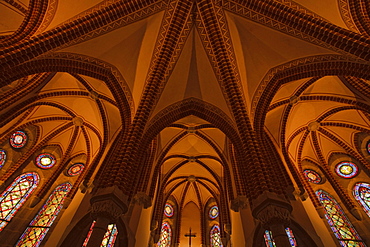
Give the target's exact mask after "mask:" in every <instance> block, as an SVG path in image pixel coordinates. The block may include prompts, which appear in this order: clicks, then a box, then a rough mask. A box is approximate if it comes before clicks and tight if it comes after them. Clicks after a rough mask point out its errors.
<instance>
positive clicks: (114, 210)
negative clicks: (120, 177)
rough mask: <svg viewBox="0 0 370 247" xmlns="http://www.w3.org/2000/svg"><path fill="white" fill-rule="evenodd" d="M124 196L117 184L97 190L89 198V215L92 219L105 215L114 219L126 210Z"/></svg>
mask: <svg viewBox="0 0 370 247" xmlns="http://www.w3.org/2000/svg"><path fill="white" fill-rule="evenodd" d="M126 198H127V196H126V195H124V194H123V192H122V191H121V190H120V189H118V187H117V186H112V187H108V188H104V189H99V190H97V192H96V193H95V195H94V196H93V197H92V198H91V199H90V203H91V216H92V217H93V218H94V219H96V218H97V217H105V218H107V219H110V220H111V221H115V220H116V219H117V218H119V217H120V216H121V215H122V214H124V213H126V212H127V209H128V208H127V203H126V201H124V199H126Z"/></svg>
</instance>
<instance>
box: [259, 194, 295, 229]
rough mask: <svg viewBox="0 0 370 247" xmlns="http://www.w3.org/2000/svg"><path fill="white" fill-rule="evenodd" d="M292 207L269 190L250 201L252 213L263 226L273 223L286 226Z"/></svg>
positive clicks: (266, 226)
mask: <svg viewBox="0 0 370 247" xmlns="http://www.w3.org/2000/svg"><path fill="white" fill-rule="evenodd" d="M292 209H293V208H292V206H291V205H290V203H289V202H288V201H286V200H284V199H281V198H279V197H278V195H277V194H275V193H271V192H265V193H263V194H261V195H260V196H259V197H258V198H257V199H255V200H253V201H252V215H253V217H254V218H256V219H258V220H259V221H261V223H262V226H264V227H265V228H268V226H270V225H275V224H283V225H285V226H288V225H289V224H290V213H291V212H292Z"/></svg>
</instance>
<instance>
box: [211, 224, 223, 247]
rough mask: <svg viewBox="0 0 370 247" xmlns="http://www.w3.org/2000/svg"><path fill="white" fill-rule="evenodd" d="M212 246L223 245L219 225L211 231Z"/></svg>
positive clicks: (219, 246) (218, 246)
mask: <svg viewBox="0 0 370 247" xmlns="http://www.w3.org/2000/svg"><path fill="white" fill-rule="evenodd" d="M210 240H211V247H222V246H223V245H222V242H221V231H220V227H219V226H218V225H214V226H213V227H212V229H211V233H210Z"/></svg>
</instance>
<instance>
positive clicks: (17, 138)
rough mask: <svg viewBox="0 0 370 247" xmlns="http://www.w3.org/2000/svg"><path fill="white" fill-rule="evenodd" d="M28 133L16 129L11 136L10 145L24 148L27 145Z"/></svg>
mask: <svg viewBox="0 0 370 247" xmlns="http://www.w3.org/2000/svg"><path fill="white" fill-rule="evenodd" d="M26 142H27V135H26V133H24V132H23V131H20V130H19V131H16V132H14V133H13V134H12V136H11V137H10V145H11V146H12V147H13V148H22V147H24V145H26Z"/></svg>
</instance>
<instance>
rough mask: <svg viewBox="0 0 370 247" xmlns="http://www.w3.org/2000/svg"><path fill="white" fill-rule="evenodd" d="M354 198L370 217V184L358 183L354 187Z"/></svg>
mask: <svg viewBox="0 0 370 247" xmlns="http://www.w3.org/2000/svg"><path fill="white" fill-rule="evenodd" d="M353 196H354V197H355V198H356V200H357V202H358V203H359V204H360V205H361V206H362V208H363V210H364V211H365V212H366V214H367V215H368V216H369V217H370V184H368V183H357V184H355V186H354V187H353Z"/></svg>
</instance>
